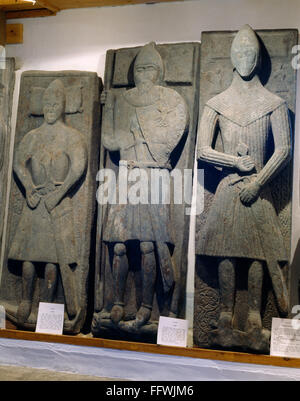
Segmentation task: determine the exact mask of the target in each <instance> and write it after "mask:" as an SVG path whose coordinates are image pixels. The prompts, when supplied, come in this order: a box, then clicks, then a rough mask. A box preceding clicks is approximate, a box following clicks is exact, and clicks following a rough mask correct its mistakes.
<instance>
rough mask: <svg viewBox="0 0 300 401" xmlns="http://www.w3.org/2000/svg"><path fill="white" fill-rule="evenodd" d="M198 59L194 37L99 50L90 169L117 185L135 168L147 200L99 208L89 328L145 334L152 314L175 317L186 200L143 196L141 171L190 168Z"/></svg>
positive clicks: (152, 332) (145, 337)
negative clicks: (96, 148) (98, 126)
mask: <svg viewBox="0 0 300 401" xmlns="http://www.w3.org/2000/svg"><path fill="white" fill-rule="evenodd" d="M198 61H199V45H198V44H194V43H185V44H173V45H158V46H155V44H153V43H151V44H148V45H146V46H144V47H143V48H130V49H119V50H116V51H113V50H111V51H109V52H108V53H107V63H106V79H105V87H106V88H107V91H106V94H105V97H104V98H103V102H104V103H105V106H104V114H103V124H102V145H103V148H102V157H101V166H100V167H102V168H103V167H106V168H107V169H111V170H112V171H114V172H116V173H118V174H119V178H118V181H117V186H118V187H119V183H120V182H121V183H122V180H123V178H120V177H121V174H122V173H121V167H122V168H123V170H122V171H124V168H125V170H126V171H127V172H128V174H132V173H133V174H137V175H139V176H140V177H142V174H144V177H145V176H146V178H147V179H148V182H146V184H145V185H144V187H143V188H142V189H145V188H146V189H147V190H149V192H148V195H147V201H148V204H141V203H140V202H138V204H130V199H129V201H128V204H127V205H126V204H116V205H109V204H108V205H104V206H102V207H101V208H100V209H99V216H98V234H97V258H96V285H95V292H96V293H95V314H94V319H93V326H92V332H93V334H94V335H95V336H110V337H117V338H126V339H133V340H137V341H140V340H142V341H154V342H155V341H156V334H157V325H158V319H159V316H160V315H164V316H173V317H174V316H181V317H183V316H184V294H185V282H186V280H185V278H186V267H187V248H188V232H189V224H188V223H189V216H188V214H187V212H186V208H187V207H188V208H189V207H190V205H186V204H184V203H181V204H175V203H174V202H173V198H172V196H171V202H170V203H169V204H162V203H161V201H160V202H159V203H158V204H151V199H150V194H153V193H151V186H150V179H151V175H152V174H154V173H156V172H158V173H161V174H164V180H165V181H164V182H168V180H170V177H171V176H172V173H173V172H174V171H175V169H177V171H178V172H179V173H180V174H182V176H183V170H184V169H192V168H193V159H194V149H195V124H196V121H197V108H198V104H197V98H198V89H199V88H198V85H199V82H198V74H197V71H198V65H199V64H198ZM119 161H121V163H120V167H119ZM125 165H127V167H128V170H127V167H124V166H125ZM136 180H137V181H138V179H137V178H136ZM137 181H136V182H137ZM182 184H183V181H181V182H180V189H182ZM134 185H136V183H135V184H129V185H128V194H130V191H132V190H133V189H134ZM173 187H174V183H173V180H171V189H172V188H173ZM190 189H191V188H190ZM117 192H118V189H117ZM171 194H172V191H171Z"/></svg>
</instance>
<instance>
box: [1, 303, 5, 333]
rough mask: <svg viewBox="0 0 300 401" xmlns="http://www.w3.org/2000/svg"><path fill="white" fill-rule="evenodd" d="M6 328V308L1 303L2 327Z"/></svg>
mask: <svg viewBox="0 0 300 401" xmlns="http://www.w3.org/2000/svg"><path fill="white" fill-rule="evenodd" d="M5 328H6V318H5V308H4V306H2V305H0V329H5Z"/></svg>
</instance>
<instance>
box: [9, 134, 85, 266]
mask: <svg viewBox="0 0 300 401" xmlns="http://www.w3.org/2000/svg"><path fill="white" fill-rule="evenodd" d="M84 149H85V144H84V141H83V139H82V138H81V134H80V133H79V132H77V131H75V130H73V129H71V128H69V127H66V126H64V127H63V132H60V133H59V135H55V137H53V135H52V136H51V135H49V136H48V134H47V133H45V132H43V129H42V128H39V129H37V130H35V131H31V132H30V133H28V134H27V135H26V136H25V137H24V139H23V140H22V142H21V143H20V145H19V148H18V153H17V157H16V161H15V163H16V166H15V170H17V172H18V176H19V178H20V180H21V181H22V184H23V185H24V187H25V190H26V192H27V191H30V188H34V191H35V192H36V193H37V194H38V196H39V198H40V200H39V203H38V205H37V207H35V208H32V207H30V206H29V205H28V204H27V203H24V207H23V213H22V216H21V219H20V221H19V224H18V227H17V231H16V234H15V237H14V238H13V241H12V245H11V248H10V252H9V258H10V259H14V260H20V261H31V262H45V263H62V262H64V263H67V264H72V263H77V249H76V243H75V236H74V216H73V206H72V199H71V197H70V194H68V193H67V194H65V196H63V197H62V200H61V201H60V202H59V203H58V205H57V206H56V207H55V208H54V209H53V210H52V211H51V212H49V211H48V210H47V208H46V205H45V201H46V199H47V197H48V196H49V195H51V194H53V193H56V192H57V191H61V190H62V188H63V185H64V183H65V181H66V180H67V177H68V176H69V175H70V174H73V173H74V172H76V169H78V167H76V164H78V163H77V160H76V159H78V158H81V157H82V155H83V154H84ZM23 174H25V175H23ZM61 255H64V260H61V259H62V258H61Z"/></svg>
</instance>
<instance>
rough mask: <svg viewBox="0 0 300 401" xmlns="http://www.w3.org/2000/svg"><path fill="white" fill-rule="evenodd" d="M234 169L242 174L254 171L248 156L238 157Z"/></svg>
mask: <svg viewBox="0 0 300 401" xmlns="http://www.w3.org/2000/svg"><path fill="white" fill-rule="evenodd" d="M235 167H236V168H237V169H238V170H239V171H240V172H242V173H246V172H249V171H251V170H253V169H254V167H255V164H254V161H253V159H252V158H251V157H250V156H241V157H238V159H237V162H236V164H235Z"/></svg>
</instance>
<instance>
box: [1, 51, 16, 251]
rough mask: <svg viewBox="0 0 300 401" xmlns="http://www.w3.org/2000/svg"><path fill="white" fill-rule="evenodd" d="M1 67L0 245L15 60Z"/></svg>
mask: <svg viewBox="0 0 300 401" xmlns="http://www.w3.org/2000/svg"><path fill="white" fill-rule="evenodd" d="M1 67H5V68H4V69H0V182H1V185H0V245H1V243H2V235H3V229H4V218H5V209H6V196H7V185H8V169H9V151H10V144H11V111H12V101H13V91H14V84H15V60H14V59H12V58H7V59H6V60H5V63H3V61H1Z"/></svg>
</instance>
